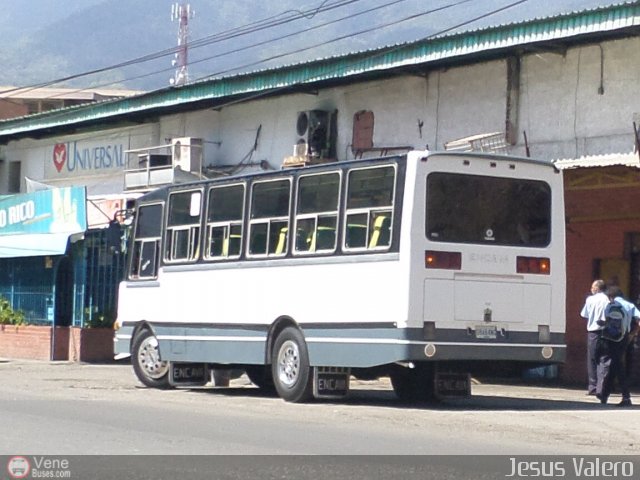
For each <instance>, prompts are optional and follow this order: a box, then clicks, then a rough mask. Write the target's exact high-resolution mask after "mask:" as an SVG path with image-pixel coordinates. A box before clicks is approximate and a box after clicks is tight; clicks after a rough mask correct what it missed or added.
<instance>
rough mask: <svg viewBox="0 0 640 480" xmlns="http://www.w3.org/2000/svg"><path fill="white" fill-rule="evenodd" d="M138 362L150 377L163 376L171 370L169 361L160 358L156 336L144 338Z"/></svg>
mask: <svg viewBox="0 0 640 480" xmlns="http://www.w3.org/2000/svg"><path fill="white" fill-rule="evenodd" d="M138 363H139V364H140V366H141V367H142V369H143V370H144V372H145V374H146V375H147V376H148V377H149V378H154V379H158V378H162V377H163V376H164V375H166V373H167V371H168V370H169V362H163V361H162V360H160V352H159V350H158V339H157V338H156V337H148V338H145V339H144V340H143V342H142V344H141V345H140V350H138Z"/></svg>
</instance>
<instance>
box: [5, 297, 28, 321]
mask: <svg viewBox="0 0 640 480" xmlns="http://www.w3.org/2000/svg"><path fill="white" fill-rule="evenodd" d="M24 323H25V317H24V312H22V311H20V310H14V309H13V308H11V303H10V302H9V300H7V299H6V298H4V297H1V296H0V325H23V324H24Z"/></svg>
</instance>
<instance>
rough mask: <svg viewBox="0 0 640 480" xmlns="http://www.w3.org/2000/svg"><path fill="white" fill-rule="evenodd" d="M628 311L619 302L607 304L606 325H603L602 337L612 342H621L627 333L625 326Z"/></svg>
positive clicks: (605, 312)
mask: <svg viewBox="0 0 640 480" xmlns="http://www.w3.org/2000/svg"><path fill="white" fill-rule="evenodd" d="M625 315H626V312H625V310H624V307H623V306H622V305H620V304H619V303H618V302H612V303H610V304H609V305H607V308H606V309H605V311H604V316H605V318H604V326H603V327H602V333H601V335H602V338H604V339H605V340H609V341H611V342H620V341H621V340H622V339H623V338H624V335H625V333H626V331H625V328H624V317H625Z"/></svg>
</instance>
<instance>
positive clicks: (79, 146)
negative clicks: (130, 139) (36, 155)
mask: <svg viewBox="0 0 640 480" xmlns="http://www.w3.org/2000/svg"><path fill="white" fill-rule="evenodd" d="M124 150H125V149H124V143H117V142H116V143H93V142H91V143H88V142H82V143H80V142H68V143H56V144H55V146H54V147H53V150H52V151H51V164H50V165H52V166H53V167H54V168H55V171H56V172H57V173H58V174H63V175H64V174H67V175H75V174H84V175H86V174H90V173H91V172H105V171H109V170H122V169H124V167H125V164H126V159H125V153H124ZM49 170H50V171H52V172H53V169H51V168H50V167H49Z"/></svg>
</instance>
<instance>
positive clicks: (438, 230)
mask: <svg viewBox="0 0 640 480" xmlns="http://www.w3.org/2000/svg"><path fill="white" fill-rule="evenodd" d="M426 234H427V238H428V239H429V240H432V241H437V242H458V243H475V244H485V245H486V244H493V245H512V246H526V247H545V246H547V245H549V242H550V238H551V236H550V234H551V189H550V187H549V185H548V184H547V183H546V182H543V181H539V180H526V179H516V178H501V177H488V176H482V175H467V174H457V173H445V172H433V173H431V174H429V175H428V177H427V194H426Z"/></svg>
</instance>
